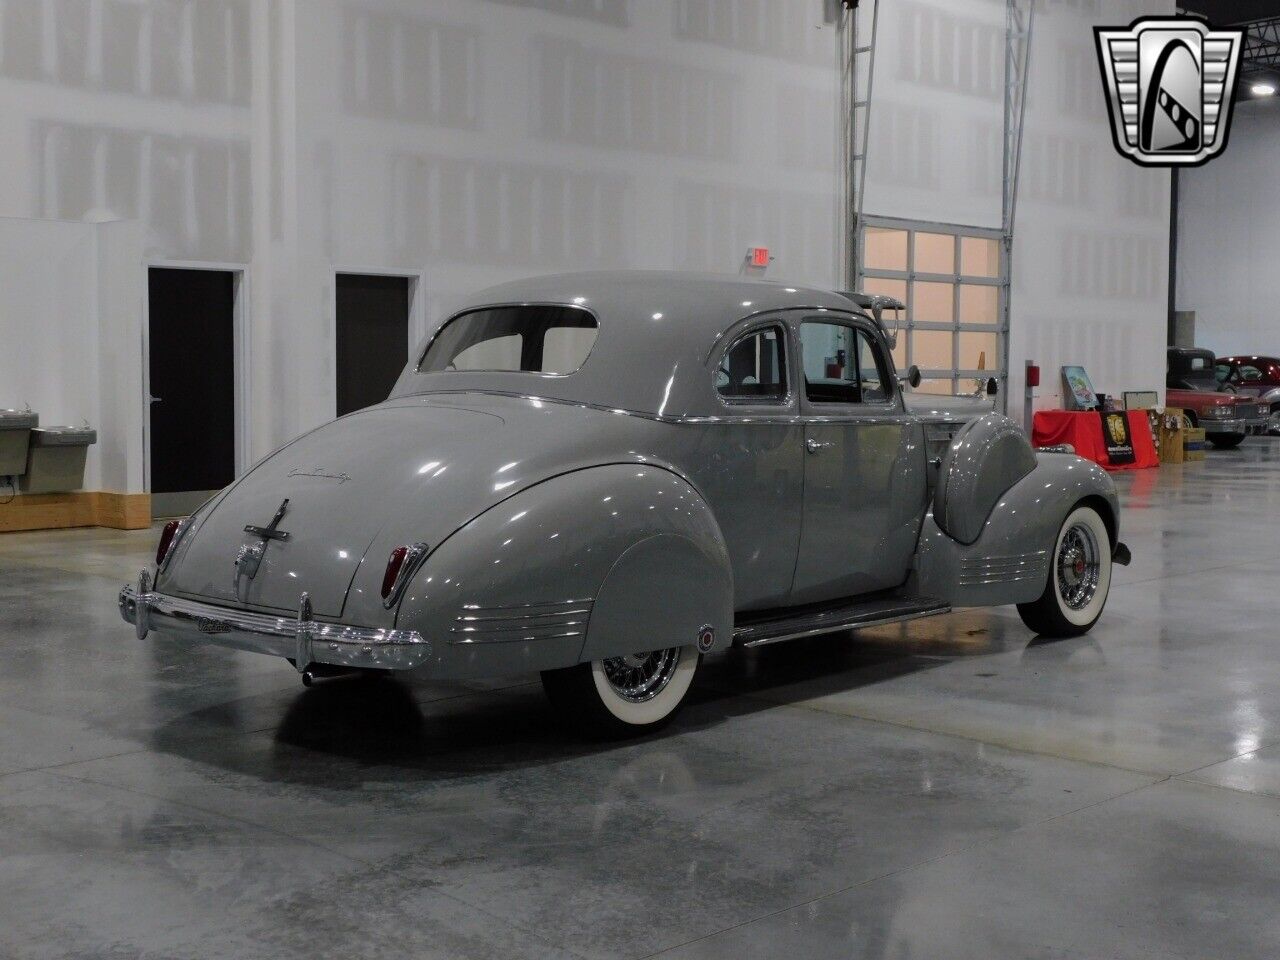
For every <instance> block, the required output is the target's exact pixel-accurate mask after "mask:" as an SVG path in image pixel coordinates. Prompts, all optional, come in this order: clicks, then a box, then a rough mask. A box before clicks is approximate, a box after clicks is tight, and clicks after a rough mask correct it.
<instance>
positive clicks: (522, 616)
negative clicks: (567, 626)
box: [454, 606, 591, 626]
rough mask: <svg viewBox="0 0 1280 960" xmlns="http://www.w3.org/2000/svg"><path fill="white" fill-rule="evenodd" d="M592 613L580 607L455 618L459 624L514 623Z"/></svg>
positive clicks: (589, 608) (587, 608)
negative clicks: (546, 611) (508, 614)
mask: <svg viewBox="0 0 1280 960" xmlns="http://www.w3.org/2000/svg"><path fill="white" fill-rule="evenodd" d="M590 612H591V607H590V606H585V607H579V608H577V609H576V610H557V611H554V612H548V613H516V614H512V615H511V616H506V617H504V616H497V617H473V616H460V617H455V618H454V619H455V620H457V621H458V622H459V623H514V622H515V621H517V620H545V619H546V618H548V617H568V616H574V615H577V614H579V613H590ZM528 626H537V624H528Z"/></svg>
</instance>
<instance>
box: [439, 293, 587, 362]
mask: <svg viewBox="0 0 1280 960" xmlns="http://www.w3.org/2000/svg"><path fill="white" fill-rule="evenodd" d="M597 326H598V325H597V323H596V318H595V317H594V316H592V315H591V314H590V313H589V312H587V311H586V310H583V309H581V308H580V307H561V306H544V305H521V306H511V307H490V308H486V309H483V310H473V311H471V312H470V313H464V314H462V315H461V316H457V317H454V318H453V319H452V320H450V321H449V322H448V323H446V324H445V325H444V326H443V327H441V328H440V332H439V333H438V334H436V336H435V339H433V340H432V341H431V345H430V346H429V347H428V348H427V352H426V354H425V355H424V356H423V357H422V361H421V362H420V363H419V364H418V370H419V372H421V373H434V372H437V371H451V370H459V371H461V370H486V371H511V372H525V373H547V374H556V375H564V374H567V373H573V371H575V370H577V369H578V368H579V367H580V366H582V364H583V361H585V360H586V359H587V354H589V353H590V352H591V348H592V346H593V345H594V344H595V342H596V328H597Z"/></svg>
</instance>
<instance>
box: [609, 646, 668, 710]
mask: <svg viewBox="0 0 1280 960" xmlns="http://www.w3.org/2000/svg"><path fill="white" fill-rule="evenodd" d="M679 664H680V648H679V647H668V648H667V649H665V650H650V651H648V652H646V653H632V654H627V655H626V656H622V657H608V658H606V659H605V660H604V661H603V666H604V674H605V677H606V678H607V679H608V681H609V686H610V687H611V688H613V690H614V692H615V693H617V694H618V696H620V697H621V698H622V699H624V700H626V701H627V702H629V703H645V702H647V701H649V700H652V699H653V698H654V697H656V696H657V695H658V694H660V693H661V692H662V691H663V690H665V689H666V687H667V684H669V683H670V682H671V678H672V677H673V676H675V672H676V667H677V666H679Z"/></svg>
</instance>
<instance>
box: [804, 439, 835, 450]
mask: <svg viewBox="0 0 1280 960" xmlns="http://www.w3.org/2000/svg"><path fill="white" fill-rule="evenodd" d="M834 446H835V443H834V442H833V441H831V440H814V439H813V438H812V437H810V438H809V439H808V440H806V441H805V442H804V448H805V449H806V450H808V451H809V452H810V453H821V452H822V451H823V450H825V449H826V448H827V447H834Z"/></svg>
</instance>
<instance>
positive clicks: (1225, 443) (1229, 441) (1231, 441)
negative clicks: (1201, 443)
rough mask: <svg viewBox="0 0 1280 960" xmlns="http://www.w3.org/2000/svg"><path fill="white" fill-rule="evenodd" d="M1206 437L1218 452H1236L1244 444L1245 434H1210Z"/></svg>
mask: <svg viewBox="0 0 1280 960" xmlns="http://www.w3.org/2000/svg"><path fill="white" fill-rule="evenodd" d="M1205 436H1206V438H1207V439H1208V441H1209V442H1210V443H1212V444H1213V446H1214V448H1215V449H1217V450H1234V449H1235V448H1236V447H1238V446H1240V444H1242V443H1244V434H1243V433H1209V434H1206V435H1205Z"/></svg>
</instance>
